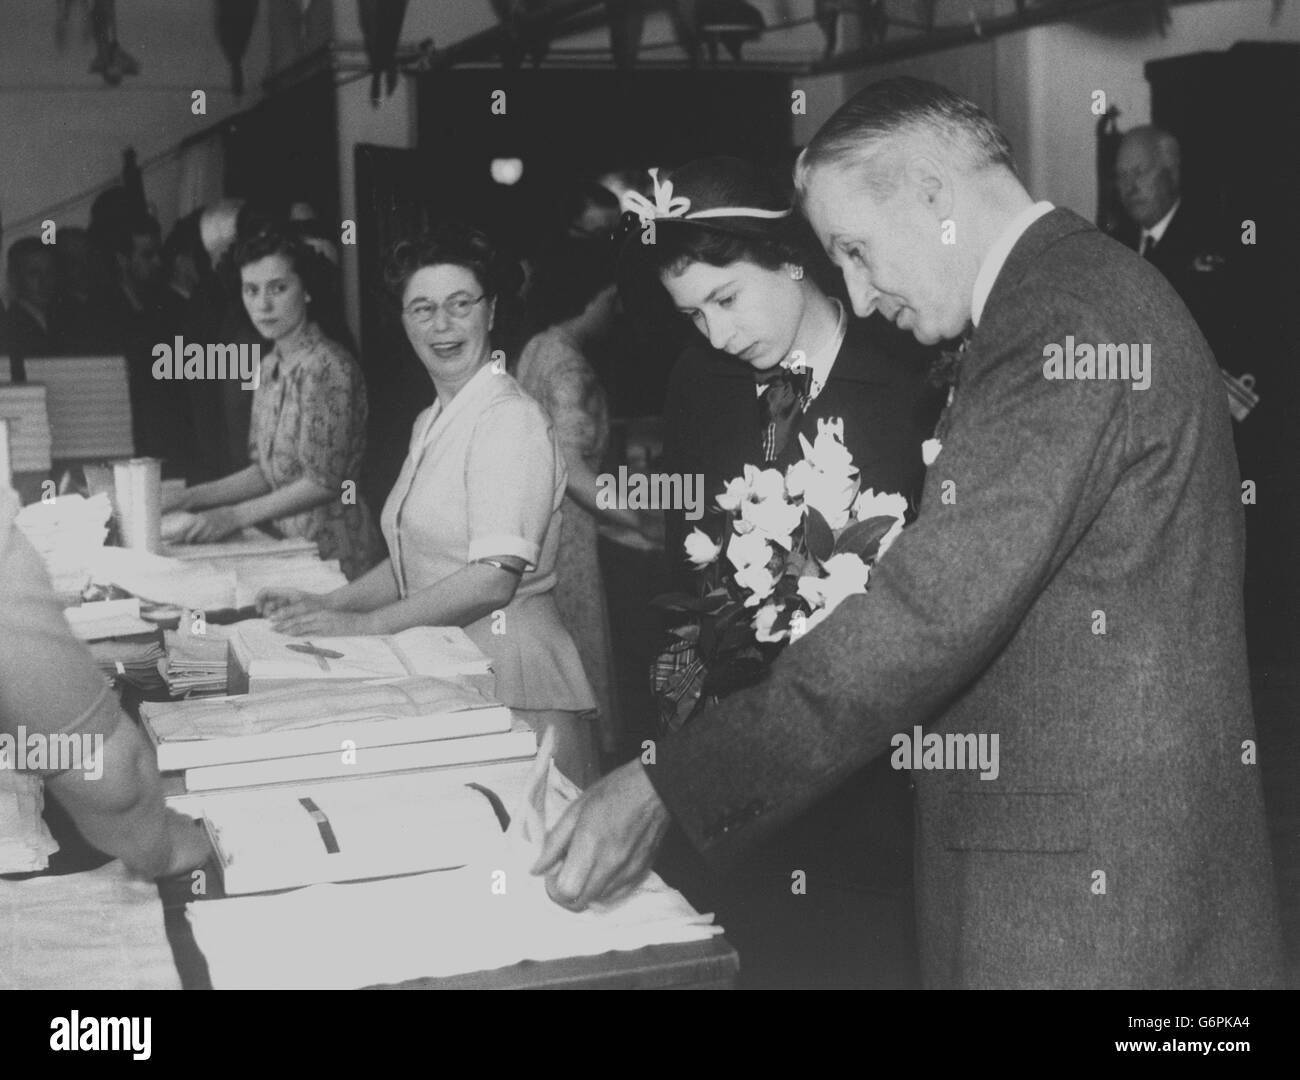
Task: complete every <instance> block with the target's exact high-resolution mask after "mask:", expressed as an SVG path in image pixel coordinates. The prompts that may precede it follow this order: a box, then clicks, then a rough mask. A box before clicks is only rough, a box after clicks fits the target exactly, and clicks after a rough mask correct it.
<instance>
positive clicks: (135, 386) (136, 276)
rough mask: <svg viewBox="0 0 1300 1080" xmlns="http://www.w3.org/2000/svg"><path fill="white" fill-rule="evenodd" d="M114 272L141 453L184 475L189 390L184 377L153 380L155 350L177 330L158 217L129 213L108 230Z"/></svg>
mask: <svg viewBox="0 0 1300 1080" xmlns="http://www.w3.org/2000/svg"><path fill="white" fill-rule="evenodd" d="M107 241H108V248H109V254H110V256H111V258H112V268H113V270H114V273H115V275H116V287H115V289H114V291H113V300H112V314H111V325H112V327H113V338H114V340H115V343H116V348H117V350H118V351H120V352H121V353H122V355H123V356H125V357H126V368H127V376H128V378H129V380H130V392H131V428H132V432H133V434H134V439H135V450H136V453H137V454H141V455H144V456H148V457H157V458H161V459H162V461H163V475H164V476H183V475H185V474H186V472H187V471H188V470H189V469H190V468H191V462H192V460H193V457H194V448H193V423H192V420H191V406H190V399H189V390H188V387H187V384H186V381H185V380H183V379H155V378H154V377H153V362H154V357H153V350H154V346H155V345H158V344H160V343H162V344H167V345H168V346H171V345H172V344H173V339H174V337H175V334H174V332H173V328H172V327H171V326H169V325H168V323H167V321H166V317H165V312H164V308H163V300H164V295H163V282H162V265H163V264H162V243H161V236H160V230H159V228H158V222H157V221H155V220H154V219H153V218H152V217H149V216H147V215H142V214H132V215H129V216H126V217H124V218H122V219H121V220H119V221H118V222H117V223H116V227H115V228H113V229H111V230H109V231H108V234H107Z"/></svg>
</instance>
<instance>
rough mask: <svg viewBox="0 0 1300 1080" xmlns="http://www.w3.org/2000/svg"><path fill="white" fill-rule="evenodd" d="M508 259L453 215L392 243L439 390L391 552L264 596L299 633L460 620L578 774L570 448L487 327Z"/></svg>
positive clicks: (402, 483)
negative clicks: (564, 616)
mask: <svg viewBox="0 0 1300 1080" xmlns="http://www.w3.org/2000/svg"><path fill="white" fill-rule="evenodd" d="M512 270H513V272H514V274H515V275H518V267H517V266H516V267H509V268H507V267H506V266H505V265H504V264H503V262H502V260H501V259H500V258H499V257H498V255H497V253H496V251H495V250H494V248H493V246H492V244H491V242H490V241H489V240H488V239H487V238H486V237H485V236H484V235H483V234H482V233H479V232H477V231H476V230H473V229H469V228H467V227H464V226H459V225H444V226H442V227H440V228H439V229H437V230H435V231H434V232H433V233H431V234H429V235H427V236H424V237H421V238H420V239H418V240H415V241H406V242H402V243H399V244H398V245H397V246H396V247H395V248H394V249H393V251H392V253H391V255H390V256H389V260H388V266H387V267H386V277H387V280H388V283H389V285H390V286H392V287H393V288H394V290H395V291H397V292H398V293H399V295H400V297H401V303H402V318H403V323H404V325H405V328H406V335H407V337H408V338H409V339H410V342H411V346H412V348H414V350H415V353H416V355H417V356H418V357H419V359H420V362H421V363H422V364H423V365H424V368H425V370H426V371H428V373H429V377H430V378H431V379H432V380H433V385H434V389H435V390H436V391H437V395H438V398H437V401H435V402H434V404H433V405H432V406H431V407H430V408H429V409H427V410H425V411H424V412H423V413H421V414H420V416H419V417H418V418H417V419H416V422H415V428H414V431H413V433H412V437H411V449H410V453H409V454H408V456H407V458H406V462H405V463H404V464H403V466H402V471H401V473H400V475H399V476H398V478H397V483H396V484H395V485H394V487H393V491H392V493H391V494H390V495H389V497H388V502H387V503H386V505H385V506H384V512H383V515H382V518H381V525H382V528H383V533H384V539H385V540H386V541H387V542H388V555H389V557H388V558H387V559H386V560H385V561H384V562H383V563H381V564H380V565H379V566H377V567H375V569H373V570H372V571H370V573H368V574H366V575H365V576H364V577H362V578H360V579H359V580H357V581H354V582H352V583H350V584H349V585H347V586H345V587H343V588H341V589H337V590H335V591H334V592H332V593H328V594H325V595H314V594H309V593H302V592H299V591H297V590H289V589H271V590H266V591H264V592H263V593H262V595H261V596H260V597H259V598H258V599H259V607H260V608H261V610H262V612H263V614H265V615H267V616H268V617H269V618H270V619H271V620H272V622H273V623H274V625H275V626H276V628H277V629H279V630H283V631H285V632H288V633H294V634H391V633H395V632H397V631H399V630H404V629H406V628H407V627H411V626H421V625H428V626H461V627H464V628H465V632H466V633H467V634H468V635H469V636H470V638H471V639H472V640H473V641H474V642H475V644H477V645H478V646H479V648H481V649H482V650H483V651H484V652H485V653H486V654H487V655H488V656H489V657H490V658H491V659H492V666H493V669H494V671H495V673H496V678H497V696H498V697H499V698H500V700H501V701H502V702H504V703H505V704H506V705H508V706H510V707H511V708H512V709H514V710H515V711H517V712H519V713H520V715H521V716H523V717H524V718H525V719H526V720H528V722H529V723H531V724H532V725H533V727H534V728H535V729H536V730H537V731H538V732H539V734H540V733H541V732H542V731H543V730H544V729H546V728H548V727H554V728H555V729H556V761H557V764H558V765H559V767H560V768H561V769H562V770H563V771H564V772H565V774H566V775H567V776H569V777H570V779H572V780H573V781H574V782H575V783H578V784H586V783H587V782H589V781H590V780H592V779H594V778H595V776H596V775H597V767H596V755H595V740H594V732H593V730H592V722H591V720H590V713H591V710H593V709H594V708H595V705H596V702H595V698H594V696H593V694H592V690H591V686H590V684H589V683H588V681H587V678H586V676H585V674H584V673H583V668H582V661H581V660H580V659H579V657H578V652H577V649H576V648H575V647H574V644H573V640H572V639H571V638H570V637H569V634H568V632H567V631H566V630H565V628H564V623H563V622H562V621H561V618H560V614H559V610H558V609H557V607H556V604H555V599H554V596H553V594H552V589H553V588H554V586H555V562H556V553H557V550H558V547H559V543H560V517H561V515H560V506H561V503H562V502H563V500H564V490H565V469H564V458H563V456H562V453H561V451H560V448H559V445H558V443H557V441H556V438H555V435H554V433H553V431H552V428H551V425H550V422H549V421H548V420H547V417H546V414H545V412H543V410H542V408H541V406H540V405H538V404H537V403H536V402H535V401H533V400H532V399H531V398H530V397H528V396H527V395H526V394H525V393H524V392H523V390H521V389H520V387H519V384H518V383H516V382H515V380H514V379H513V378H512V377H511V376H510V375H509V374H507V372H506V366H505V358H504V355H498V356H496V357H494V356H493V353H492V349H491V344H490V338H489V334H490V332H491V329H492V324H493V320H494V316H495V312H496V304H497V299H498V297H499V296H501V294H502V292H503V291H504V290H505V289H506V288H507V286H508V284H509V277H510V271H512ZM584 714H585V715H584Z"/></svg>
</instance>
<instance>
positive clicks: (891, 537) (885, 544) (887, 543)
mask: <svg viewBox="0 0 1300 1080" xmlns="http://www.w3.org/2000/svg"><path fill="white" fill-rule="evenodd" d="M902 534H903V519H902V518H895V519H894V524H893V525H891V526H890V527H889V532H887V533H885V535H884V536H882V537H881V538H880V546H879V547H877V548H876V562H879V561H880V560H881V559H883V558H884V557H885V552H886V551H888V550H889V549H890V548H891V547H892V546H893V544H894V541H895V540H897V539H898V538H899V537H900V536H901V535H902Z"/></svg>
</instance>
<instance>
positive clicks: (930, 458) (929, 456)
mask: <svg viewBox="0 0 1300 1080" xmlns="http://www.w3.org/2000/svg"><path fill="white" fill-rule="evenodd" d="M942 449H943V443H941V442H940V441H939V440H938V439H926V440H925V442H923V443H922V444H921V460H922V461H923V462H925V465H926V467H927V468H929V467H930V466H931V465H933V464H934V460H935V458H937V457H938V456H939V451H940V450H942Z"/></svg>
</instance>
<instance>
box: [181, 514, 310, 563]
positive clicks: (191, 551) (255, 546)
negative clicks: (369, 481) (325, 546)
mask: <svg viewBox="0 0 1300 1080" xmlns="http://www.w3.org/2000/svg"><path fill="white" fill-rule="evenodd" d="M177 517H178V515H177V514H176V513H175V512H172V513H169V514H164V515H163V527H164V534H165V532H166V526H167V520H168V519H169V518H173V519H174V518H177ZM162 553H163V554H164V555H166V556H167V557H168V558H172V559H206V560H208V561H211V560H213V559H240V560H243V559H247V558H250V557H256V558H263V557H266V556H281V557H288V556H293V555H311V556H319V551H318V547H317V544H316V541H315V540H304V539H302V538H301V537H289V538H287V539H283V540H277V539H276V538H275V537H273V536H267V535H266V534H265V533H263V532H260V531H259V530H257V529H245V530H243V532H241V533H240V534H239V535H238V537H237V538H234V539H230V540H223V541H220V542H219V543H215V544H167V545H165V546H164V547H163V551H162Z"/></svg>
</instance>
